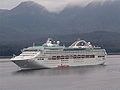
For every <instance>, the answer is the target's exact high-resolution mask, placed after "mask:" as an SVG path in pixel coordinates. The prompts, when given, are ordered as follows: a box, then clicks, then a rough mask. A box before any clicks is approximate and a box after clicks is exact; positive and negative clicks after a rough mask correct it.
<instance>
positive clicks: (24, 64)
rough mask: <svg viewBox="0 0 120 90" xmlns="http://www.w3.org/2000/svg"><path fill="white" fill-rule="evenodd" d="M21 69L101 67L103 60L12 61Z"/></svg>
mask: <svg viewBox="0 0 120 90" xmlns="http://www.w3.org/2000/svg"><path fill="white" fill-rule="evenodd" d="M12 61H13V62H14V63H15V64H16V65H18V66H19V67H20V68H21V69H44V68H60V67H77V66H88V65H102V64H104V63H105V60H103V59H102V58H101V59H95V58H92V59H76V60H74V59H73V60H72V59H71V60H69V61H65V60H64V61H62V60H59V61H55V60H44V61H39V60H32V59H31V60H30V59H29V60H12Z"/></svg>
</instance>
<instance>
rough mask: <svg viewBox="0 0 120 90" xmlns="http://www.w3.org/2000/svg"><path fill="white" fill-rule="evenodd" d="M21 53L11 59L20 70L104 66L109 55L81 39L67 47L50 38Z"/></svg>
mask: <svg viewBox="0 0 120 90" xmlns="http://www.w3.org/2000/svg"><path fill="white" fill-rule="evenodd" d="M21 51H22V53H21V54H20V55H18V56H14V57H13V58H11V61H12V62H14V63H15V64H16V65H17V66H18V67H20V69H42V68H59V67H76V66H87V65H103V64H104V63H105V61H106V55H107V53H106V50H105V49H102V48H101V47H95V46H93V45H91V43H90V42H86V41H85V40H80V39H79V40H77V41H75V42H74V43H73V44H72V45H70V46H69V47H65V46H64V45H60V41H54V40H53V39H51V38H49V39H48V40H47V42H46V43H44V44H43V45H41V46H35V45H33V46H31V47H28V48H24V49H23V50H21Z"/></svg>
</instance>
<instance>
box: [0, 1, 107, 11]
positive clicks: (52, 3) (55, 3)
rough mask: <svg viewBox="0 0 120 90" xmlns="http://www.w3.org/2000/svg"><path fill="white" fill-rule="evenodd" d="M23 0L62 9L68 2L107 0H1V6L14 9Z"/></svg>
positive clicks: (80, 2)
mask: <svg viewBox="0 0 120 90" xmlns="http://www.w3.org/2000/svg"><path fill="white" fill-rule="evenodd" d="M23 1H35V2H37V3H39V4H41V5H43V6H45V7H46V8H47V9H49V10H56V9H60V7H64V6H65V5H67V4H80V5H83V6H84V5H86V4H87V3H89V2H91V1H105V0H0V8H1V9H12V8H13V7H15V6H17V5H18V4H20V3H21V2H23Z"/></svg>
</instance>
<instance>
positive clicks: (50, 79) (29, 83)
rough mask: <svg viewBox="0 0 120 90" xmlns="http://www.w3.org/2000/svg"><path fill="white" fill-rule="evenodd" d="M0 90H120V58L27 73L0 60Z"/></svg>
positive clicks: (8, 62) (7, 61) (109, 57)
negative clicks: (87, 64)
mask: <svg viewBox="0 0 120 90" xmlns="http://www.w3.org/2000/svg"><path fill="white" fill-rule="evenodd" d="M0 90H120V55H110V56H108V57H107V61H106V64H105V65H98V66H84V67H75V68H58V69H41V70H26V71H20V70H19V68H18V67H17V66H16V65H15V64H14V63H12V62H11V61H10V60H9V59H0Z"/></svg>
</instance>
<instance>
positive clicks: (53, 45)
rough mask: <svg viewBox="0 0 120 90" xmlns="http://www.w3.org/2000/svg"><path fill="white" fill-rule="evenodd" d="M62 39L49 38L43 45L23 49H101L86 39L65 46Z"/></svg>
mask: <svg viewBox="0 0 120 90" xmlns="http://www.w3.org/2000/svg"><path fill="white" fill-rule="evenodd" d="M59 44H60V41H53V40H52V39H50V38H49V39H48V40H47V42H46V43H44V44H43V45H42V46H32V47H28V48H25V49H23V51H43V50H64V51H69V50H70V51H74V50H75V51H76V50H87V49H94V50H96V49H101V47H95V46H92V45H91V43H90V42H86V41H85V40H77V41H75V42H74V43H73V44H72V45H71V46H69V47H65V46H60V45H59Z"/></svg>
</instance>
